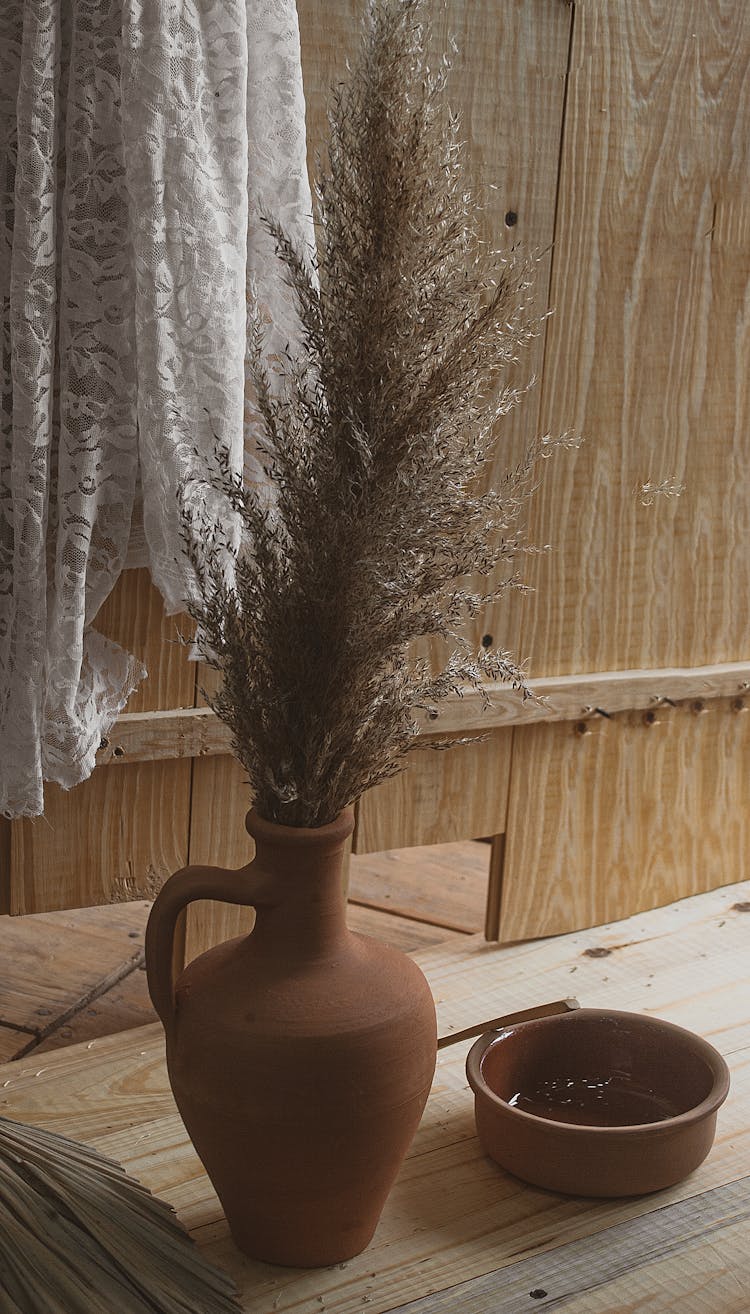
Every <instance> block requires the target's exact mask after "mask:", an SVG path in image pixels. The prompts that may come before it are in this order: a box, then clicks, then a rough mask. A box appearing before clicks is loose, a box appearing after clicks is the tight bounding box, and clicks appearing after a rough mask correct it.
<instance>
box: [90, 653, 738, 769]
mask: <svg viewBox="0 0 750 1314" xmlns="http://www.w3.org/2000/svg"><path fill="white" fill-rule="evenodd" d="M530 688H531V690H532V693H533V697H531V698H527V699H525V700H524V699H522V698H521V697H520V695H519V694H517V693H516V692H515V691H514V690H513V689H510V688H509V687H508V686H507V685H503V684H488V685H487V686H486V693H487V697H488V699H489V703H488V704H487V703H486V702H485V699H484V697H483V695H482V693H481V692H480V691H478V690H476V689H467V691H466V693H465V694H464V695H463V697H461V696H459V695H458V694H453V695H451V697H449V698H446V699H445V701H444V702H443V703H442V704H441V708H440V715H439V717H437V718H436V719H434V720H433V719H430V718H429V717H428V716H427V715H426V714H425V713H422V712H420V713H417V716H416V719H417V720H418V721H419V723H420V727H421V729H420V737H421V738H423V739H424V740H425V741H428V740H430V739H434V738H442V737H443V736H445V735H472V734H476V735H478V734H482V733H484V732H486V731H488V730H499V729H502V728H503V727H505V726H511V725H529V724H531V723H533V722H535V721H576V720H578V719H580V718H583V717H586V716H591V715H594V714H596V713H601V714H607V715H609V716H611V715H613V714H614V713H615V712H625V711H630V710H637V709H639V708H648V707H653V706H655V705H656V704H658V703H660V702H664V701H670V702H674V703H678V702H684V701H686V700H688V699H692V700H696V701H701V702H702V701H704V700H708V699H711V698H727V697H732V696H741V695H742V694H743V693H745V692H750V662H726V663H724V664H723V665H719V666H695V667H676V668H673V669H660V670H654V671H603V672H600V673H597V674H584V675H563V676H556V677H553V678H550V679H545V680H532V681H531V682H530ZM230 752H231V736H230V733H229V730H228V729H227V727H226V726H225V725H224V724H223V722H221V721H219V720H218V718H217V717H216V716H215V715H214V713H213V712H212V711H211V709H210V707H181V708H175V709H170V710H168V711H163V712H125V713H124V714H123V715H122V716H121V717H119V719H118V720H117V721H116V722H115V724H114V726H113V727H112V729H111V731H110V733H109V734H108V735H107V737H106V739H105V740H103V741H102V747H101V748H100V750H99V753H98V754H97V763H98V764H102V763H106V762H146V761H154V760H156V759H158V758H177V757H207V756H218V755H220V754H222V753H230Z"/></svg>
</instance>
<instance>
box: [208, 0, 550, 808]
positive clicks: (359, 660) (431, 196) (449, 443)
mask: <svg viewBox="0 0 750 1314" xmlns="http://www.w3.org/2000/svg"><path fill="white" fill-rule="evenodd" d="M428 11H429V5H428V4H426V3H425V0H372V3H371V4H370V5H369V13H368V19H367V22H366V24H365V30H364V35H363V39H362V43H361V48H360V51H359V56H358V59H357V61H356V62H355V63H354V65H353V67H352V68H351V69H350V70H349V73H348V76H347V78H346V81H345V82H344V83H343V84H342V85H341V86H340V87H338V88H337V90H336V91H335V93H334V94H333V99H332V103H331V107H330V110H329V139H328V156H327V161H326V163H325V166H324V167H323V168H322V169H321V170H320V172H319V176H318V179H317V183H316V187H315V195H316V213H315V218H316V234H317V255H316V256H315V257H311V253H309V252H304V251H301V250H298V249H296V248H295V246H294V245H293V243H292V242H291V241H290V240H289V238H288V237H287V235H286V234H285V232H284V230H283V228H282V227H281V225H280V224H279V223H277V222H276V221H275V220H273V219H270V220H269V221H268V226H269V228H270V230H271V232H272V233H273V236H274V238H275V241H276V247H277V252H278V256H279V259H280V260H281V261H283V263H284V266H285V271H286V278H287V280H288V282H289V284H290V286H291V287H292V289H293V291H294V295H295V299H296V304H297V308H298V313H299V319H300V323H301V329H302V332H301V345H300V346H299V348H298V349H296V350H295V351H294V352H291V353H290V354H288V356H287V357H286V358H284V359H282V360H281V361H279V362H278V363H277V365H276V366H275V367H274V368H275V374H276V377H273V376H269V367H268V365H267V364H266V363H265V362H264V353H263V332H262V327H261V326H260V325H256V330H255V342H254V350H253V372H254V387H255V391H256V404H257V408H258V411H259V413H260V416H261V419H262V427H263V443H262V457H263V460H264V463H265V466H266V469H267V472H268V475H269V477H270V480H271V481H272V486H273V489H274V498H273V502H272V503H271V504H269V503H268V501H264V498H263V496H262V495H259V493H258V491H257V490H255V489H253V488H250V487H243V485H242V481H241V479H239V478H237V477H235V476H234V475H232V474H231V473H230V471H229V468H228V463H227V462H226V460H225V459H224V458H223V457H222V456H221V455H220V448H218V447H217V457H216V468H215V469H213V470H212V472H211V473H210V475H209V476H208V481H209V482H210V484H211V487H212V495H213V496H215V495H216V493H217V490H218V492H219V493H220V495H221V497H222V498H223V499H224V500H225V505H226V507H227V510H228V511H229V510H231V511H232V512H233V513H234V514H235V515H236V516H238V517H239V520H240V521H241V525H242V544H241V547H240V550H239V554H238V556H237V561H236V569H235V571H234V572H233V573H232V572H230V573H229V575H228V574H227V572H226V569H225V567H226V549H227V543H226V536H225V535H223V534H222V531H221V530H218V531H217V530H216V529H215V528H212V525H211V521H210V519H209V517H208V516H204V517H203V518H201V515H200V513H198V515H197V516H196V514H195V513H194V512H193V513H187V512H186V516H185V538H186V547H187V552H188V555H189V557H190V560H191V563H192V565H193V568H194V571H195V577H196V596H195V599H194V600H193V602H192V603H191V604H190V611H191V614H192V615H193V617H194V618H195V620H196V621H197V622H198V635H199V643H200V645H202V648H203V651H204V652H205V653H206V654H207V656H208V659H209V660H210V662H211V664H212V665H213V666H215V667H217V668H218V669H219V671H220V672H221V674H222V677H223V678H222V683H221V688H220V691H219V692H218V693H216V694H215V695H213V696H212V697H211V698H210V699H209V701H210V702H211V705H212V706H213V708H214V710H215V711H216V713H217V715H218V716H219V717H221V718H222V719H223V720H224V721H226V722H227V724H228V725H229V726H230V727H231V730H232V734H233V743H234V749H235V752H236V754H237V756H238V757H239V758H240V760H241V761H242V762H243V764H244V766H245V767H246V769H247V772H248V776H249V781H250V785H251V788H252V790H253V794H254V798H255V806H256V808H257V809H258V810H259V812H260V813H261V815H263V816H264V817H266V818H267V819H269V820H271V821H275V822H281V823H283V824H286V825H292V826H319V825H323V824H325V823H326V822H329V821H331V820H332V819H333V818H334V817H335V816H336V815H337V813H338V812H339V811H340V809H341V808H342V807H344V806H346V805H347V804H349V803H351V802H352V801H354V800H355V799H357V798H358V797H359V796H360V795H361V794H362V793H363V792H364V791H365V790H367V789H369V788H371V787H372V786H373V785H375V784H377V783H378V782H379V781H381V780H384V779H385V778H386V777H388V776H391V775H393V774H394V773H395V772H396V771H398V770H400V769H401V768H402V766H403V765H404V764H405V759H406V754H407V753H408V751H409V750H410V749H411V748H412V747H414V744H415V736H416V734H417V724H416V722H415V716H414V713H415V709H417V708H422V709H425V708H426V709H431V710H432V711H434V712H436V711H437V710H438V709H439V704H440V702H441V700H442V699H443V698H445V697H446V696H447V695H448V694H449V693H451V692H452V691H454V690H457V689H461V688H464V687H466V686H467V685H470V686H475V687H476V686H479V685H481V683H482V681H483V680H484V679H485V678H488V677H489V678H491V679H499V680H503V681H508V682H510V683H511V684H512V685H514V686H515V687H516V688H518V689H519V690H522V689H523V688H524V679H523V674H522V672H521V670H520V668H519V666H518V664H517V663H516V661H515V660H514V658H513V657H512V656H511V655H510V654H509V653H506V652H503V651H497V650H495V651H493V650H489V651H483V650H480V651H479V652H475V651H473V650H472V649H471V648H470V647H469V645H468V643H467V641H466V640H465V639H464V638H463V637H462V636H461V633H460V626H461V624H462V623H463V622H464V621H465V620H466V619H467V618H468V617H471V616H474V615H476V614H477V613H478V612H479V611H480V609H481V608H483V607H484V606H485V604H486V603H487V602H488V601H489V600H490V599H492V598H495V597H497V596H498V595H499V594H500V593H502V592H503V591H504V590H505V589H507V588H512V587H516V586H518V584H519V580H518V576H517V572H516V567H515V561H516V558H517V556H518V553H519V551H521V550H523V546H522V542H521V539H520V535H519V516H520V513H521V510H522V507H523V505H524V502H525V499H526V497H527V495H528V492H529V489H530V486H531V482H532V476H533V471H534V468H535V465H536V461H537V458H538V457H539V456H540V455H544V454H546V451H547V450H548V449H549V447H551V446H553V445H555V444H553V443H549V444H545V440H540V442H539V443H538V444H537V445H536V447H535V448H534V449H533V450H531V451H529V452H528V454H527V457H526V459H525V461H524V462H523V463H522V465H521V467H520V468H518V469H515V470H512V471H509V473H508V476H507V478H506V480H505V482H504V483H503V486H502V487H501V488H500V489H499V490H493V491H490V492H485V493H479V492H477V491H476V490H477V478H478V476H479V475H480V474H481V472H482V469H483V467H484V465H485V463H486V462H487V461H488V459H489V457H490V456H491V454H492V452H493V450H494V446H495V442H496V438H497V423H498V420H500V419H501V418H502V417H503V416H504V415H506V414H507V412H508V411H509V410H510V409H511V408H512V407H513V406H514V405H515V404H516V402H517V401H518V394H517V393H516V392H515V391H514V390H513V389H511V388H510V387H507V386H506V387H503V385H502V380H503V378H507V372H508V367H509V366H510V365H511V363H512V362H514V361H515V360H516V358H517V356H518V354H519V352H520V351H521V349H522V348H523V347H524V346H526V344H527V343H529V341H530V340H531V339H532V338H533V337H534V336H535V334H536V333H537V331H538V320H537V317H536V314H535V311H534V308H533V302H532V285H531V276H532V264H531V262H530V261H528V260H524V259H520V258H519V257H517V256H514V255H508V254H501V253H499V252H497V251H492V250H490V249H489V248H488V247H486V246H485V245H484V244H483V243H482V242H481V240H480V237H479V231H478V222H477V207H476V204H475V201H474V199H473V197H472V194H471V192H470V190H469V188H468V185H467V182H466V178H465V171H464V161H463V154H464V152H463V148H462V145H461V143H460V140H459V125H458V121H457V118H456V117H455V116H454V115H453V114H452V113H451V110H450V108H449V107H448V104H447V101H446V94H445V67H441V68H440V69H439V70H438V71H437V72H435V71H432V70H430V68H429V67H428V64H427V60H426V54H425V50H426V45H427V32H426V30H425V28H426V15H427V13H428ZM498 380H499V381H500V382H498ZM488 396H489V397H490V400H489V401H488ZM560 441H564V440H560ZM477 575H479V576H486V577H489V578H490V580H491V581H492V583H491V585H488V589H487V591H485V592H484V593H481V594H479V593H476V592H473V591H472V590H471V589H470V588H467V586H466V579H467V577H469V576H477ZM428 635H438V636H441V637H442V638H443V639H445V640H448V641H449V642H450V643H451V645H452V655H451V656H450V657H449V659H448V660H447V662H446V664H445V666H444V668H443V669H442V670H439V671H437V672H435V671H434V670H432V669H431V668H430V667H429V666H428V665H427V664H426V663H425V662H423V661H419V660H417V659H416V658H415V657H414V656H413V655H412V645H413V644H414V641H415V640H419V639H423V638H424V637H425V636H428Z"/></svg>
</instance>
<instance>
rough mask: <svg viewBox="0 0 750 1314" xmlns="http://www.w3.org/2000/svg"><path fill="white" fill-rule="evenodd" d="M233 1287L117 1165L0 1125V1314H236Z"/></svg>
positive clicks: (50, 1135)
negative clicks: (192, 1313) (190, 1313)
mask: <svg viewBox="0 0 750 1314" xmlns="http://www.w3.org/2000/svg"><path fill="white" fill-rule="evenodd" d="M239 1309H240V1305H239V1303H238V1302H237V1300H236V1299H235V1287H234V1284H233V1282H232V1281H231V1279H230V1278H229V1277H227V1275H226V1274H225V1273H222V1272H221V1271H220V1270H219V1269H217V1268H214V1266H213V1265H212V1264H209V1263H208V1262H207V1261H206V1260H205V1259H204V1258H203V1256H202V1255H201V1253H200V1251H199V1250H198V1248H197V1247H196V1245H195V1244H194V1242H193V1241H191V1239H190V1237H189V1236H188V1234H187V1232H186V1231H185V1229H184V1228H183V1227H182V1225H181V1223H179V1222H178V1221H177V1218H176V1216H175V1213H174V1211H173V1210H172V1209H171V1208H170V1206H169V1205H167V1204H165V1203H164V1201H163V1200H159V1199H158V1198H157V1197H156V1196H153V1195H151V1192H150V1191H147V1190H146V1188H145V1186H141V1184H140V1182H136V1181H134V1180H133V1178H132V1177H128V1175H127V1174H126V1173H125V1172H124V1170H123V1169H122V1168H121V1167H120V1166H119V1164H116V1163H114V1162H113V1161H112V1160H111V1159H106V1158H105V1157H104V1156H103V1155H101V1154H98V1153H97V1151H96V1150H92V1149H91V1147H90V1146H87V1145H81V1144H79V1143H78V1142H77V1141H73V1140H70V1139H69V1138H68V1137H67V1136H60V1135H58V1134H57V1133H55V1132H48V1131H44V1130H42V1129H41V1128H39V1127H29V1126H26V1125H25V1124H23V1123H17V1122H12V1121H10V1120H9V1119H8V1118H0V1314H189V1312H192V1311H195V1312H196V1314H197V1312H198V1311H200V1314H237V1311H238V1310H239Z"/></svg>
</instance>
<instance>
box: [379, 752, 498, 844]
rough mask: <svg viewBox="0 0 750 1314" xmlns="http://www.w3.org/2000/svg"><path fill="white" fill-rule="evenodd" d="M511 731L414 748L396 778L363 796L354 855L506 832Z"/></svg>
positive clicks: (444, 842)
mask: <svg viewBox="0 0 750 1314" xmlns="http://www.w3.org/2000/svg"><path fill="white" fill-rule="evenodd" d="M509 769H510V731H507V730H496V731H495V732H494V733H493V734H491V735H490V736H489V737H488V738H487V739H486V740H480V739H477V740H476V741H475V742H473V743H471V744H466V745H463V746H461V747H457V748H451V749H448V750H447V751H446V752H437V751H434V750H431V749H417V750H416V751H415V752H413V753H411V754H410V755H409V760H408V765H407V767H406V769H405V770H404V771H402V772H401V774H400V775H398V776H394V777H393V778H392V779H391V780H387V781H386V782H385V783H384V784H382V785H378V786H377V787H376V788H375V789H373V790H371V791H370V792H369V793H367V794H365V795H363V797H362V799H361V800H360V804H359V809H358V812H357V828H356V830H355V833H354V852H355V853H377V852H381V851H383V850H385V849H399V848H405V847H407V846H408V845H411V844H418V845H424V844H446V843H448V842H449V841H452V840H464V839H469V838H471V839H476V838H479V837H481V836H483V835H495V834H497V833H498V832H499V831H502V830H504V829H505V816H506V809H507V799H508V774H509Z"/></svg>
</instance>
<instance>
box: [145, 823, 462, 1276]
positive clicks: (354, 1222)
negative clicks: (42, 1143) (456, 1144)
mask: <svg viewBox="0 0 750 1314" xmlns="http://www.w3.org/2000/svg"><path fill="white" fill-rule="evenodd" d="M246 825H247V829H248V830H249V832H250V834H251V835H252V836H253V838H254V839H255V844H256V856H255V859H254V861H253V862H252V863H250V865H249V866H247V867H244V868H242V869H240V870H238V871H229V870H225V869H223V868H219V867H187V868H185V869H184V870H183V871H181V872H178V873H177V874H176V875H175V876H172V877H171V879H170V880H168V881H167V882H166V884H165V885H164V887H163V889H162V890H161V892H160V894H159V896H158V897H157V899H156V902H155V903H154V906H153V909H152V912H151V916H150V918H149V923H148V929H147V932H146V966H147V971H148V982H149V989H150V991H151V998H152V999H153V1002H154V1006H155V1007H156V1009H157V1012H158V1013H159V1016H160V1017H161V1019H162V1021H163V1023H164V1028H165V1031H166V1036H167V1065H168V1069H169V1078H170V1082H171V1085H172V1091H173V1093H174V1097H175V1100H176V1102H177V1106H178V1108H179V1110H180V1113H181V1115H182V1118H183V1121H184V1123H185V1126H186V1128H187V1130H188V1132H189V1134H190V1138H191V1140H192V1142H193V1144H194V1146H195V1148H196V1150H197V1152H198V1154H199V1155H200V1158H201V1159H202V1161H203V1164H204V1166H205V1168H206V1171H207V1172H208V1175H209V1177H210V1178H211V1181H212V1182H213V1184H214V1187H215V1188H216V1191H217V1193H218V1195H219V1198H220V1200H221V1203H222V1206H223V1208H224V1211H225V1213H226V1217H227V1220H228V1223H229V1226H230V1229H231V1232H232V1236H233V1237H234V1240H235V1241H236V1243H237V1245H238V1246H239V1248H240V1249H241V1250H243V1251H245V1253H246V1254H249V1255H252V1256H253V1257H255V1258H257V1259H263V1260H266V1261H268V1262H270V1263H276V1264H288V1265H293V1266H304V1267H308V1266H318V1265H326V1264H333V1263H339V1262H341V1261H342V1260H344V1259H348V1258H351V1256H353V1255H355V1254H358V1253H359V1252H360V1251H361V1250H363V1249H364V1248H365V1246H366V1245H367V1244H368V1242H369V1241H370V1239H371V1237H372V1234H373V1232H374V1230H375V1227H376V1225H377V1221H378V1218H379V1217H380V1213H381V1210H382V1208H383V1205H384V1203H385V1200H386V1197H387V1195H388V1192H389V1190H390V1188H391V1186H392V1184H393V1182H394V1179H395V1177H396V1174H397V1173H398V1170H399V1167H400V1165H401V1163H402V1161H403V1159H404V1156H405V1154H406V1151H407V1149H408V1147H409V1144H410V1142H411V1139H412V1137H413V1135H414V1132H415V1130H416V1128H417V1125H418V1123H419V1120H420V1118H421V1116H422V1111H423V1109H424V1105H425V1103H426V1100H427V1095H428V1092H429V1089H430V1084H431V1081H432V1076H433V1072H434V1068H435V1055H436V1026H435V1009H434V1005H433V1001H432V995H431V993H430V989H429V986H428V985H427V982H426V980H425V978H424V976H423V975H422V973H421V972H420V970H419V968H418V967H417V966H416V964H415V963H413V962H412V960H411V959H410V958H407V957H406V955H405V954H402V953H400V952H399V951H397V950H395V949H391V948H390V947H388V946H386V945H383V944H381V943H380V942H379V941H376V940H372V939H370V938H369V937H367V936H361V935H355V934H353V933H352V932H350V931H349V930H348V929H347V927H346V922H345V912H346V902H345V899H344V894H343V876H342V861H343V851H344V844H345V841H346V839H347V837H348V836H349V834H350V833H351V831H352V827H353V816H352V813H351V812H344V813H342V814H341V815H340V816H339V817H338V819H337V820H336V821H334V822H332V823H331V824H330V825H328V826H322V827H320V828H319V829H315V830H302V829H296V828H293V827H287V826H277V825H273V824H272V823H270V822H267V821H264V820H263V819H262V818H260V817H258V816H257V815H256V814H255V813H253V812H251V813H250V814H249V815H248V818H247V821H246ZM195 899H216V900H219V901H221V902H226V903H238V904H247V905H252V906H253V907H254V908H255V909H256V912H257V917H256V924H255V927H254V929H253V930H252V932H251V934H250V935H247V936H243V937H240V938H239V939H235V940H230V941H228V942H227V943H225V944H222V945H219V946H217V947H216V948H214V949H210V950H209V951H208V952H207V953H204V954H202V955H201V956H200V957H199V958H197V959H195V960H194V961H193V962H191V963H190V964H189V965H188V967H186V968H185V970H184V971H183V972H182V973H181V974H180V976H179V977H178V978H177V981H176V982H174V983H173V979H172V953H173V949H172V942H173V937H174V930H175V923H176V920H177V917H178V916H179V914H180V912H181V911H182V910H183V909H184V908H185V907H186V906H187V905H188V904H189V903H191V902H192V901H193V900H195Z"/></svg>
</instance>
